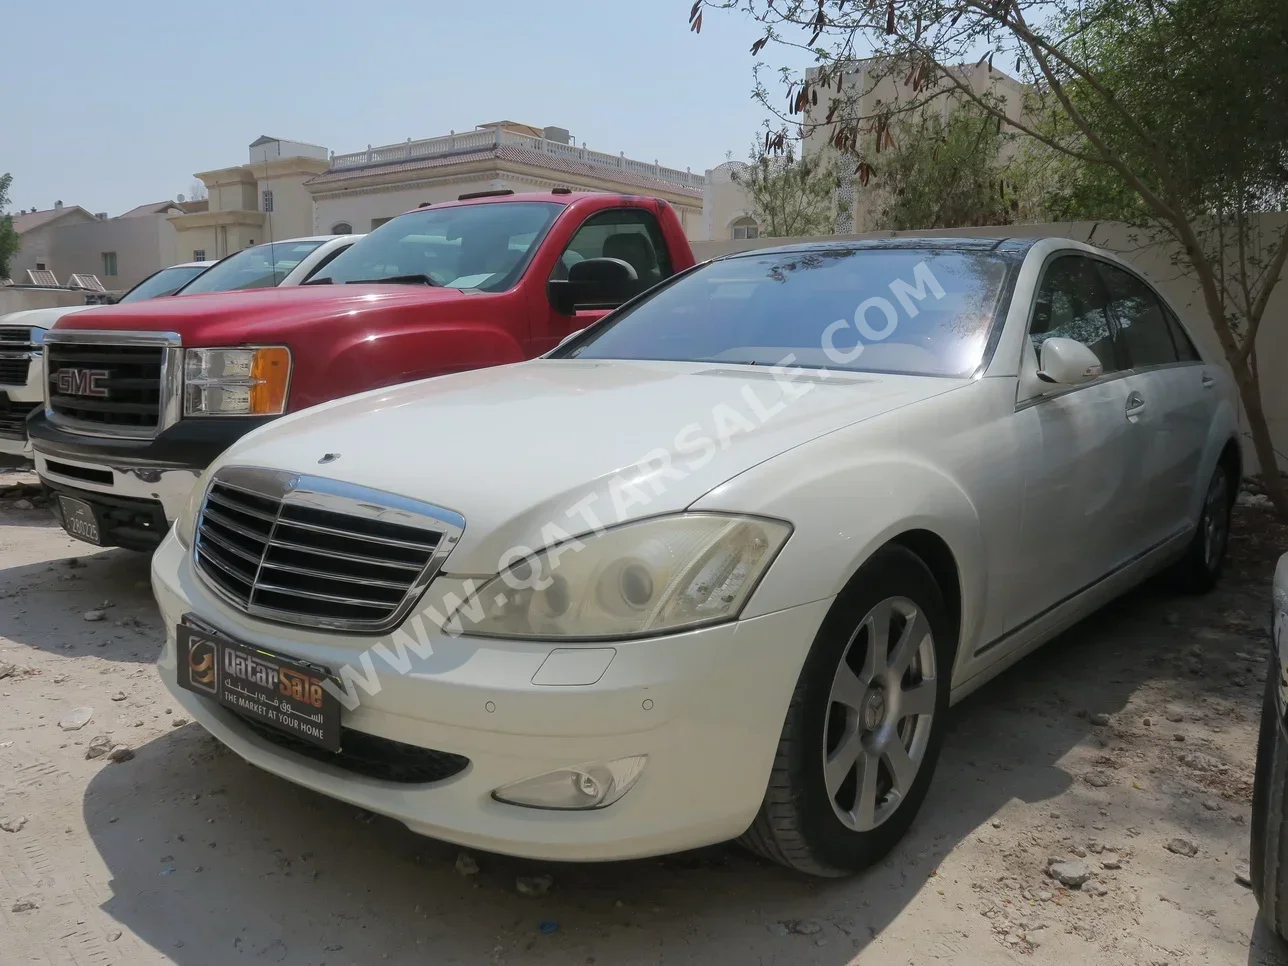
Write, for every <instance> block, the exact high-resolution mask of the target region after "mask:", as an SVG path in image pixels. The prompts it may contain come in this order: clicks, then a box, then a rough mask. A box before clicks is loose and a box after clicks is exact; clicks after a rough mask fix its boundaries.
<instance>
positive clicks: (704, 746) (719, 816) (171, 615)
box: [152, 533, 830, 860]
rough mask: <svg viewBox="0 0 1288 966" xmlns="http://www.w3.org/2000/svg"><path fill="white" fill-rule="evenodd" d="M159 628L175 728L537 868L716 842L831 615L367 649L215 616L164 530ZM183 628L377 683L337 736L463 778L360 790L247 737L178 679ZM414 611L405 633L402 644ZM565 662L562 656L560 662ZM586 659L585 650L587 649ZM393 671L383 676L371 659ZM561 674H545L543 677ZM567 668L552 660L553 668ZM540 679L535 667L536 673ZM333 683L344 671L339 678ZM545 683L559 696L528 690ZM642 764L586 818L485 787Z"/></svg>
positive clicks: (820, 609)
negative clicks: (390, 748) (428, 762)
mask: <svg viewBox="0 0 1288 966" xmlns="http://www.w3.org/2000/svg"><path fill="white" fill-rule="evenodd" d="M152 583H153V589H154V591H155V593H156V597H157V601H158V603H159V605H160V608H161V613H162V616H163V618H164V620H165V623H166V626H167V632H166V645H165V649H164V651H163V653H162V657H161V659H160V662H159V672H160V675H161V679H162V681H163V682H164V683H165V685H166V686H167V687H168V688H169V689H170V691H171V692H172V693H173V695H174V697H175V699H176V700H177V701H178V702H179V703H180V704H181V705H183V707H184V709H185V711H186V713H187V714H189V715H191V716H192V717H193V718H194V719H195V720H197V721H198V722H199V723H201V724H202V725H203V726H204V727H205V728H206V729H207V730H208V731H209V732H210V733H211V734H213V735H214V736H215V737H216V738H218V739H219V740H220V741H222V742H223V743H224V744H226V745H228V746H229V747H230V748H231V749H232V750H233V751H235V752H237V754H239V755H241V756H242V757H243V758H245V759H246V760H247V761H249V762H250V763H252V764H254V765H257V766H259V767H261V768H263V769H265V770H267V771H271V772H273V773H274V774H276V775H278V776H280V777H283V778H286V779H288V780H290V781H293V782H296V783H298V784H300V785H304V786H306V787H308V788H312V789H314V790H316V791H319V792H322V793H323V794H326V795H330V796H332V797H334V798H338V799H341V800H343V801H347V802H350V803H352V804H355V805H358V806H361V807H363V808H367V809H370V810H371V811H373V812H378V813H380V814H383V815H388V816H391V817H393V818H395V819H398V820H399V821H401V822H403V823H405V824H406V825H407V826H408V827H409V828H411V829H412V830H414V831H416V832H420V833H422V834H425V835H430V836H434V837H436V838H440V839H445V840H447V841H450V842H455V843H458V844H461V845H465V846H469V847H472V848H479V849H485V850H489V851H494V852H501V853H507V854H511V855H521V856H527V857H531V858H540V859H552V860H608V859H627V858H634V857H639V856H645V855H656V854H660V853H666V852H673V851H679V850H683V849H688V848H694V847H697V846H701V845H708V844H711V843H714V842H721V841H725V840H727V839H730V838H734V837H736V836H737V835H739V834H741V833H742V832H743V831H745V830H746V828H747V827H748V826H749V825H750V824H751V821H752V820H753V818H754V817H755V814H756V811H757V809H758V808H759V807H760V804H761V801H762V799H763V797H764V792H765V787H766V783H767V781H768V777H769V772H770V768H771V766H772V763H773V760H774V754H775V751H776V749H777V745H778V740H779V736H780V732H781V729H782V724H783V719H784V717H785V715H786V711H787V705H788V702H789V700H790V698H791V694H792V691H793V689H794V688H795V686H796V679H797V676H798V675H799V673H800V668H801V666H802V664H803V662H804V660H805V655H806V653H807V652H808V650H809V646H810V644H811V643H812V641H813V639H814V635H815V633H816V632H817V630H818V627H819V625H820V624H821V623H822V620H823V616H824V615H825V614H826V612H827V609H828V606H829V605H830V601H826V600H824V601H817V602H814V603H811V604H805V605H801V606H799V607H794V608H790V609H788V610H784V611H778V612H776V613H773V614H768V615H765V616H763V617H758V618H754V619H750V620H745V621H738V622H735V623H732V624H726V625H721V626H718V627H711V628H706V629H701V630H696V631H691V632H689V633H685V634H676V635H671V636H667V637H660V638H656V639H651V640H637V641H625V642H614V643H612V644H604V645H599V646H595V645H580V646H578V647H571V648H569V647H565V648H559V647H557V646H556V645H554V644H549V643H536V642H517V641H510V642H504V641H495V640H484V639H471V638H466V637H459V638H455V639H453V638H451V637H448V636H445V635H441V634H439V633H438V632H436V631H434V630H432V625H430V624H429V622H427V621H426V622H425V624H424V626H426V627H428V628H430V637H429V641H430V643H431V645H432V648H433V653H432V654H427V655H425V656H423V657H421V656H417V655H416V654H415V653H414V652H410V651H408V650H406V649H405V648H402V647H401V646H400V645H399V643H398V640H399V636H400V635H402V639H403V640H404V641H405V640H406V639H407V638H406V634H405V633H404V632H403V631H395V632H394V634H392V635H384V636H380V637H366V638H363V637H354V636H345V635H342V634H338V633H335V634H333V633H315V632H313V633H311V632H308V631H306V630H304V629H301V628H293V627H285V626H277V625H272V624H267V623H264V622H261V621H256V620H253V619H250V618H248V617H246V615H244V614H242V613H240V612H238V611H235V610H233V609H231V608H229V607H228V606H226V605H225V604H224V603H223V602H222V601H221V600H219V599H218V598H216V597H215V596H214V595H213V594H211V593H210V592H209V591H208V590H207V589H206V587H205V585H204V584H203V583H202V581H201V579H200V577H199V576H198V575H197V574H196V572H195V571H194V569H193V566H192V563H191V555H190V554H188V553H187V552H186V551H185V550H184V549H183V548H182V547H181V546H180V545H179V543H178V541H177V540H176V539H175V537H174V535H173V533H172V534H171V535H170V536H169V537H167V538H166V540H165V542H164V543H163V544H162V546H161V548H160V549H159V550H158V551H157V554H156V556H155V557H154V558H153V563H152ZM462 589H463V581H462V580H461V579H458V578H451V577H447V576H443V577H439V578H438V579H437V580H436V581H435V582H434V583H433V584H432V585H431V586H430V589H429V591H427V593H426V596H425V598H424V599H423V600H422V602H421V604H420V605H419V606H420V608H425V607H426V606H427V605H434V606H436V607H437V608H438V609H439V610H440V612H441V611H442V609H443V607H444V606H445V605H444V598H445V596H446V595H447V594H448V593H452V592H455V593H457V594H458V595H459V594H460V593H461V591H462ZM189 614H190V615H193V616H195V617H197V618H199V619H200V620H201V621H203V622H205V623H207V624H210V625H212V626H214V627H215V628H218V629H219V630H221V631H222V632H223V633H225V634H227V635H228V636H230V637H233V638H235V639H238V640H241V641H244V642H248V643H251V644H254V645H257V646H260V647H262V648H264V649H265V650H269V651H274V652H278V653H282V654H286V655H292V656H295V657H300V658H304V659H306V660H309V661H313V662H316V663H318V664H323V665H326V666H329V667H331V668H332V669H333V670H336V671H340V669H341V668H343V667H345V666H346V665H347V666H349V667H351V668H353V669H355V670H357V671H358V672H359V674H361V675H364V676H366V675H367V673H368V669H370V672H372V673H373V674H374V678H373V679H374V680H378V690H377V693H375V694H365V693H361V692H356V693H359V694H360V696H361V699H362V700H361V704H360V705H359V706H358V707H357V708H355V709H354V710H346V711H344V712H343V713H342V725H343V727H345V728H349V729H354V730H357V731H362V732H365V733H367V734H371V735H376V736H378V737H380V738H385V739H390V740H392V741H397V742H403V743H405V744H410V745H415V746H418V747H421V748H432V749H436V750H438V751H443V752H448V753H451V754H456V755H462V756H464V757H465V758H468V759H469V765H468V766H467V767H465V769H464V770H463V771H461V772H459V773H458V774H455V775H453V776H452V777H449V778H447V779H445V780H442V781H438V782H435V783H432V784H403V783H397V782H393V781H383V780H378V779H374V778H368V777H363V776H359V775H356V774H354V773H353V772H351V771H347V770H345V769H344V768H341V767H337V766H336V765H332V764H329V763H324V762H319V761H315V760H313V759H311V758H306V757H304V756H302V755H299V754H296V753H294V752H292V751H289V750H287V749H284V748H282V747H281V746H279V745H278V744H276V743H274V742H271V741H268V740H266V739H264V738H263V737H261V736H260V735H259V734H257V733H255V731H253V730H252V729H251V728H250V727H248V726H247V725H246V724H245V722H244V721H243V720H242V719H240V718H238V717H237V716H235V715H233V714H231V713H230V712H228V711H227V710H225V709H224V708H223V707H221V706H220V705H218V704H216V703H214V702H212V701H210V700H208V699H206V698H203V697H199V696H198V695H196V694H193V693H192V692H190V691H187V690H184V689H181V688H179V686H178V684H177V683H176V656H175V633H174V628H175V626H176V625H177V624H178V623H179V622H180V620H181V619H182V618H183V617H184V616H185V615H189ZM416 620H417V618H416V617H415V615H413V617H412V618H409V621H408V623H405V624H404V630H409V629H410V628H411V626H413V625H414V622H415V621H416ZM569 651H572V652H575V653H573V654H571V655H569V654H568V653H567V652H569ZM592 652H593V653H592ZM399 653H401V655H402V658H403V659H404V660H405V661H406V663H405V664H404V665H403V668H404V670H405V673H397V672H396V671H394V670H393V669H392V668H391V667H390V663H389V662H386V661H385V659H384V655H392V656H394V657H395V663H396V662H397V656H398V655H399ZM552 662H553V664H555V665H558V666H560V667H561V668H562V670H560V672H559V673H558V674H553V673H552V672H550V670H549V667H550V665H551V664H552ZM564 662H566V663H564ZM543 665H545V666H546V667H545V668H543ZM341 673H342V672H341ZM542 681H555V682H557V683H553V684H545V683H537V682H542ZM631 755H647V756H648V764H647V765H646V767H645V768H644V771H643V774H642V775H641V776H640V778H639V780H638V782H637V783H636V784H635V785H634V786H633V787H632V788H631V789H630V790H629V791H628V792H627V793H626V794H625V796H624V797H622V798H621V799H620V800H619V801H617V802H615V803H614V804H612V805H610V806H608V807H607V808H603V809H598V810H594V811H582V812H561V811H549V810H542V809H534V808H523V807H519V806H514V805H506V804H503V803H500V802H498V801H496V800H495V799H493V798H492V792H493V790H495V789H497V788H499V787H501V786H504V785H507V784H510V783H512V782H516V781H520V780H522V779H525V778H531V777H534V776H536V775H539V774H542V773H544V772H548V771H552V770H554V769H557V768H565V767H571V766H576V765H581V764H585V763H589V762H602V761H608V760H612V759H616V758H622V757H627V756H631Z"/></svg>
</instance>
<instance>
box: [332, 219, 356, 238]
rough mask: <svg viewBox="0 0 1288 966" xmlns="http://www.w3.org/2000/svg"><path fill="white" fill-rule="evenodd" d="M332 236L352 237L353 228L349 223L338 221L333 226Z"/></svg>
mask: <svg viewBox="0 0 1288 966" xmlns="http://www.w3.org/2000/svg"><path fill="white" fill-rule="evenodd" d="M331 234H333V235H352V234H353V226H352V225H351V224H349V223H348V222H347V221H337V222H336V223H335V224H334V225H332V226H331Z"/></svg>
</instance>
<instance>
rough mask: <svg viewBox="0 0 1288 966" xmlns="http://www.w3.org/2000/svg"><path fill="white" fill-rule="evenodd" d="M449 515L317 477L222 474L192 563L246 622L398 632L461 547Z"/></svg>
mask: <svg viewBox="0 0 1288 966" xmlns="http://www.w3.org/2000/svg"><path fill="white" fill-rule="evenodd" d="M464 529H465V520H464V518H462V517H461V516H460V515H459V514H456V513H453V512H452V511H451V510H445V509H443V508H441V507H436V506H433V505H432V504H428V503H421V502H420V501H418V500H411V499H408V498H406V497H400V496H396V495H394V494H392V493H384V492H382V491H380V490H371V489H367V488H365V487H360V486H355V485H353V484H349V483H342V482H340V481H338V480H330V479H325V478H322V477H315V476H305V475H300V474H296V473H288V472H285V471H282V470H267V469H258V468H252V467H241V466H225V467H223V468H221V469H220V470H218V471H217V472H216V473H215V475H214V477H213V479H212V480H211V481H210V485H209V487H208V488H207V490H206V494H205V499H204V500H203V502H202V506H201V515H200V517H199V518H198V521H197V532H196V536H195V539H194V541H193V544H194V546H193V554H194V559H195V560H196V564H197V570H198V572H199V573H200V574H201V576H202V577H203V579H204V580H205V581H206V583H207V584H208V585H209V586H210V587H211V588H212V589H213V590H214V591H215V592H216V593H218V594H219V596H220V597H222V598H223V599H224V600H225V601H227V602H228V603H230V604H232V605H233V606H235V607H237V608H238V609H240V610H242V611H244V612H246V613H247V614H250V615H251V616H253V617H260V618H263V619H265V620H270V621H277V622H280V623H285V624H299V625H303V626H306V627H323V628H329V629H334V630H348V631H359V632H368V633H380V632H381V631H386V630H389V629H390V628H392V627H394V626H396V625H397V624H398V623H399V621H401V620H402V618H403V617H404V616H406V614H407V612H408V611H409V610H410V609H411V607H412V606H413V605H414V604H415V602H416V600H417V598H418V597H419V596H420V595H421V593H422V592H423V591H424V589H425V588H426V587H427V586H428V585H429V582H430V581H431V580H433V578H434V576H435V575H436V574H437V573H438V571H439V569H440V568H441V567H442V565H443V561H444V559H446V557H447V554H448V553H449V552H451V549H452V548H453V547H454V546H455V545H456V542H457V541H458V540H459V539H460V536H461V532H462V531H463V530H464Z"/></svg>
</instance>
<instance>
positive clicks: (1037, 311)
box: [1029, 255, 1119, 372]
mask: <svg viewBox="0 0 1288 966" xmlns="http://www.w3.org/2000/svg"><path fill="white" fill-rule="evenodd" d="M1105 302H1106V295H1105V287H1104V284H1103V283H1102V282H1101V280H1100V274H1099V272H1097V271H1096V265H1095V263H1094V262H1093V261H1092V260H1091V259H1089V258H1083V257H1082V256H1081V255H1061V256H1060V257H1059V258H1056V259H1053V260H1052V261H1051V262H1050V264H1048V265H1047V268H1046V274H1045V275H1043V276H1042V284H1041V285H1040V286H1039V287H1038V297H1037V302H1036V303H1035V304H1034V306H1033V322H1032V324H1031V325H1030V326H1029V338H1030V340H1032V342H1033V348H1034V349H1040V348H1041V346H1042V343H1043V342H1045V341H1046V340H1047V339H1050V338H1052V337H1053V336H1059V337H1060V338H1063V339H1074V340H1076V341H1078V342H1081V343H1082V344H1083V345H1085V346H1087V347H1088V348H1089V349H1091V351H1092V352H1094V353H1095V354H1096V358H1097V359H1099V360H1100V364H1101V365H1102V366H1103V367H1104V370H1105V372H1117V371H1118V368H1119V366H1118V359H1117V357H1116V355H1115V354H1114V337H1113V332H1112V330H1111V329H1110V327H1109V316H1108V314H1107V313H1106V311H1105ZM1038 358H1039V359H1040V358H1041V354H1040V353H1039V355H1038Z"/></svg>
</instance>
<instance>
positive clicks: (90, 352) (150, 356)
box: [45, 341, 166, 433]
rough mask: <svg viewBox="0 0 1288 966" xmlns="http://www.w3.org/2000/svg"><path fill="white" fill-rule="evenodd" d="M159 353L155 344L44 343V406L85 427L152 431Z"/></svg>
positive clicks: (157, 415) (156, 422)
mask: <svg viewBox="0 0 1288 966" xmlns="http://www.w3.org/2000/svg"><path fill="white" fill-rule="evenodd" d="M165 353H166V350H165V347H164V346H160V345H157V346H150V345H112V344H108V343H101V344H100V343H92V342H85V343H71V342H53V341H50V342H47V343H46V344H45V366H46V370H47V373H46V377H47V378H48V380H49V408H50V410H51V411H52V412H53V414H54V416H55V417H58V418H62V419H66V420H74V421H76V422H77V423H81V424H85V425H87V426H88V427H90V428H91V429H96V428H99V427H102V428H103V429H105V430H108V431H109V432H110V430H112V429H113V428H116V429H121V430H125V431H132V432H134V433H138V432H146V431H155V430H157V429H158V428H159V427H160V424H161V409H162V374H163V371H164V363H165Z"/></svg>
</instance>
